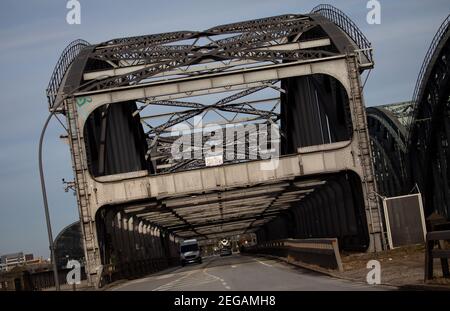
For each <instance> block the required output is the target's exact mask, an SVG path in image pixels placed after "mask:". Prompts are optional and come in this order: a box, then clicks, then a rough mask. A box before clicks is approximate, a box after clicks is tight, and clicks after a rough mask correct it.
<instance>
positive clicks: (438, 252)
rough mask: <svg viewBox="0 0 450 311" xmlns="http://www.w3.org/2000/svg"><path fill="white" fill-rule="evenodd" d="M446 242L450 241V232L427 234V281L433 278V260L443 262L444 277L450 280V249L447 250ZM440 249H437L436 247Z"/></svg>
mask: <svg viewBox="0 0 450 311" xmlns="http://www.w3.org/2000/svg"><path fill="white" fill-rule="evenodd" d="M445 241H450V230H446V231H431V232H428V233H427V245H426V253H425V281H427V280H431V279H432V278H433V266H434V265H433V260H434V258H439V259H440V260H441V267H442V275H443V277H445V278H450V271H449V267H448V259H449V258H450V249H445ZM436 245H437V246H438V248H435V246H436Z"/></svg>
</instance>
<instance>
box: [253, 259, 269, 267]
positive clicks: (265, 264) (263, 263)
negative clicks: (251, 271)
mask: <svg viewBox="0 0 450 311" xmlns="http://www.w3.org/2000/svg"><path fill="white" fill-rule="evenodd" d="M255 260H256V261H257V262H259V263H260V264H262V265H264V266H267V267H273V266H272V265H269V264H268V263H265V262H263V261H260V260H258V259H255Z"/></svg>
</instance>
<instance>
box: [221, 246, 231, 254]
mask: <svg viewBox="0 0 450 311" xmlns="http://www.w3.org/2000/svg"><path fill="white" fill-rule="evenodd" d="M231 254H232V252H231V248H228V247H224V248H222V249H221V250H220V256H230V255H231Z"/></svg>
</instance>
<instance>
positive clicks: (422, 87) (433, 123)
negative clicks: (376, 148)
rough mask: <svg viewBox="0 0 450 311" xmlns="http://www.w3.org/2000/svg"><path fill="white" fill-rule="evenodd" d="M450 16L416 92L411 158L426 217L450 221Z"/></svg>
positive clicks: (427, 58) (431, 50) (426, 61)
mask: <svg viewBox="0 0 450 311" xmlns="http://www.w3.org/2000/svg"><path fill="white" fill-rule="evenodd" d="M449 37H450V15H449V16H448V17H447V18H446V19H445V20H444V22H443V23H442V25H441V27H440V28H439V30H438V32H437V33H436V35H435V37H434V38H433V41H432V43H431V45H430V48H429V49H428V52H427V54H426V56H425V59H424V61H423V64H422V67H421V70H420V73H419V77H418V79H417V83H416V88H415V90H414V95H413V101H414V114H413V117H412V120H411V122H410V132H409V150H408V152H409V156H410V162H411V166H412V170H411V173H412V178H413V180H414V181H416V182H417V184H418V186H419V188H420V190H421V192H422V193H423V196H424V206H425V210H426V214H427V215H430V214H431V213H437V214H439V215H440V216H441V217H444V218H445V219H446V220H447V221H450V187H449V186H450V184H449V183H450V150H449V139H450V122H449V120H450V39H449Z"/></svg>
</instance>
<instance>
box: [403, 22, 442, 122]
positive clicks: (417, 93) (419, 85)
mask: <svg viewBox="0 0 450 311" xmlns="http://www.w3.org/2000/svg"><path fill="white" fill-rule="evenodd" d="M449 27H450V15H448V16H447V18H446V19H445V20H444V21H443V22H442V24H441V26H440V27H439V29H438V31H437V33H436V34H435V35H434V38H433V40H432V41H431V44H430V47H429V48H428V51H427V53H426V54H425V57H424V59H423V62H422V67H421V68H420V71H419V75H418V76H417V81H416V85H415V87H414V93H413V97H412V102H413V106H414V111H413V113H412V117H411V119H410V120H409V121H408V128H410V127H411V125H412V124H413V122H414V120H415V119H416V116H417V106H418V104H419V100H420V98H421V97H422V92H423V90H424V85H423V84H424V82H425V83H426V81H424V78H425V76H426V73H427V70H428V67H429V65H430V62H431V59H432V58H433V56H434V54H435V51H436V48H437V46H438V45H439V43H440V42H441V40H442V38H443V37H444V35H445V34H446V33H447V31H448V28H449ZM430 69H431V68H430Z"/></svg>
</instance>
